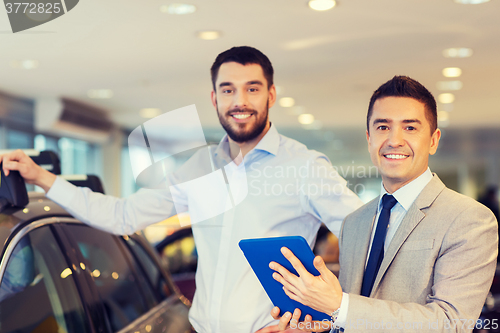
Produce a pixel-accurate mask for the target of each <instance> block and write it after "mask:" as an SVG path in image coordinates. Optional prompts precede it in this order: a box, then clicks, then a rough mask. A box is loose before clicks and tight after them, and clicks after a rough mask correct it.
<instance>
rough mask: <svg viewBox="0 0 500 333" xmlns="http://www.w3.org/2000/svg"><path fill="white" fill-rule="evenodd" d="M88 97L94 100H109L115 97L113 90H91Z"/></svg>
mask: <svg viewBox="0 0 500 333" xmlns="http://www.w3.org/2000/svg"><path fill="white" fill-rule="evenodd" d="M87 96H89V97H90V98H93V99H107V98H111V97H113V91H112V90H111V89H90V90H89V91H88V92H87Z"/></svg>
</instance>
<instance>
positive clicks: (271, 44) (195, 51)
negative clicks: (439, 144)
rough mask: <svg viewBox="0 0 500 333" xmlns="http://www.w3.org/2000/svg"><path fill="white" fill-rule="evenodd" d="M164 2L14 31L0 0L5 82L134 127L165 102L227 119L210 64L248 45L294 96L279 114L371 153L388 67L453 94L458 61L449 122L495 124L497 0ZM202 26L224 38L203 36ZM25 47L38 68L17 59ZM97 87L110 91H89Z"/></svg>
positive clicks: (80, 11)
mask: <svg viewBox="0 0 500 333" xmlns="http://www.w3.org/2000/svg"><path fill="white" fill-rule="evenodd" d="M169 3H170V2H169V1H168V0H148V1H132V0H81V1H80V2H79V3H78V5H77V6H76V7H75V8H74V9H73V10H71V11H70V12H68V13H67V14H66V15H63V16H62V17H60V18H58V19H56V20H54V21H51V22H48V23H46V24H43V25H41V26H38V27H35V28H33V29H30V30H27V31H24V32H19V33H16V34H13V33H12V32H11V29H10V25H9V21H8V18H7V14H6V12H5V11H3V10H0V48H1V52H0V91H4V92H7V93H10V94H14V95H18V96H24V97H29V98H36V97H56V96H60V97H69V98H73V99H77V100H80V101H83V102H86V103H89V104H92V105H95V106H99V107H101V108H103V109H105V110H107V111H109V113H110V116H111V117H112V119H113V120H114V121H115V122H116V123H118V124H120V125H121V126H124V127H127V128H134V127H135V126H138V125H139V124H141V123H142V122H144V121H145V119H144V118H141V117H140V116H139V110H140V109H142V108H159V109H161V110H162V112H167V111H171V110H174V109H177V108H180V107H183V106H186V105H190V104H196V106H197V109H198V113H199V114H200V118H201V122H202V124H203V126H204V127H205V128H207V129H210V128H212V129H215V128H217V129H219V128H220V127H219V125H218V120H217V117H216V115H215V111H214V110H213V107H212V105H211V103H210V98H209V96H210V90H211V83H210V77H209V68H210V66H211V64H212V62H213V60H214V59H215V57H216V56H217V54H218V53H220V52H222V51H224V50H226V49H228V48H230V47H232V46H236V45H251V46H254V47H256V48H258V49H260V50H262V51H263V52H264V53H265V54H266V55H268V56H269V58H270V59H271V61H272V62H273V65H274V68H275V84H276V85H277V86H278V87H279V95H278V97H293V98H294V99H295V103H296V106H295V107H292V108H283V107H280V106H279V105H276V106H274V107H273V108H272V109H271V115H270V117H271V120H272V121H273V123H274V124H276V125H277V127H278V129H284V130H285V131H288V132H289V133H295V136H296V137H297V138H299V139H301V138H303V139H304V141H311V140H313V139H317V140H319V141H316V143H317V142H330V143H331V142H333V143H334V144H333V146H332V145H331V144H329V145H325V149H330V150H337V151H340V150H342V148H343V147H345V145H343V144H342V141H341V140H338V141H335V138H337V137H339V134H337V133H340V134H342V133H345V135H347V139H349V137H348V135H349V133H355V134H356V135H358V134H359V136H361V138H360V140H358V141H359V142H360V144H359V146H360V148H359V149H360V150H359V151H361V150H362V151H363V154H364V158H368V154H366V146H365V143H364V142H363V140H364V131H363V128H364V123H365V115H366V108H367V105H368V100H369V98H370V95H371V93H372V92H373V91H374V90H375V89H376V88H377V87H378V86H379V85H380V84H382V83H383V82H385V81H387V80H388V79H390V78H391V77H392V76H394V75H408V76H411V77H413V78H415V79H417V80H418V81H420V82H421V83H423V84H424V85H425V86H427V87H428V88H429V89H430V90H431V92H433V94H434V95H435V96H437V95H438V94H439V93H441V92H445V91H439V90H438V89H437V86H436V85H437V82H438V81H449V80H453V79H447V78H445V77H444V76H443V75H442V69H443V68H445V67H460V68H461V69H462V73H463V74H462V76H461V77H460V78H459V80H461V81H462V82H463V88H462V89H461V90H459V91H456V92H453V93H454V94H455V97H456V100H455V102H454V103H453V104H451V105H439V108H440V109H441V110H446V111H450V112H449V124H448V129H447V130H448V131H449V132H451V133H453V132H455V133H460V132H461V131H463V130H467V131H468V132H470V131H482V129H484V128H489V129H495V128H500V80H499V78H500V61H499V60H500V20H499V19H498V17H499V14H500V0H491V1H490V2H487V3H484V4H480V5H462V4H457V3H455V2H454V1H453V0H404V1H402V0H339V1H338V2H337V6H336V7H335V8H333V9H332V10H329V11H325V12H317V11H313V10H311V9H310V8H309V7H308V6H307V1H306V0H253V1H234V0H233V1H229V0H186V3H189V4H193V5H195V6H196V7H197V11H196V12H195V13H193V14H189V15H170V14H165V13H162V12H161V11H160V10H159V9H160V6H161V5H165V4H169ZM201 30H218V31H221V32H222V37H221V38H220V39H217V40H201V39H198V38H197V37H196V33H197V32H198V31H201ZM451 47H468V48H471V49H472V50H473V55H472V57H469V58H463V59H456V58H445V57H444V56H443V50H444V49H446V48H451ZM24 59H34V60H37V61H38V63H39V67H38V68H37V69H34V70H22V69H16V68H12V67H11V62H12V61H18V60H24ZM101 88H106V89H111V90H112V91H113V97H112V98H111V99H105V100H95V99H90V98H89V97H88V96H87V91H88V90H89V89H101ZM299 113H311V114H313V115H314V117H315V119H316V120H317V121H318V122H317V123H315V125H317V126H316V130H315V131H313V132H314V135H311V134H310V133H311V131H307V130H303V129H302V127H301V126H302V125H300V124H299V123H298V120H297V115H298V114H299ZM444 125H446V124H444ZM351 129H352V131H351ZM215 131H217V130H215ZM499 139H500V136H499V135H496V136H495V135H493V140H495V142H498V140H499ZM344 141H345V140H344ZM313 144H314V143H313ZM475 144H476V143H475ZM478 144H481V141H478ZM335 145H336V146H335ZM316 146H317V145H316ZM319 147H321V144H320V145H319ZM335 147H337V148H338V149H337V148H335ZM318 149H319V148H318ZM356 151H358V150H356ZM349 158H351V155H349V157H346V160H348V159H349Z"/></svg>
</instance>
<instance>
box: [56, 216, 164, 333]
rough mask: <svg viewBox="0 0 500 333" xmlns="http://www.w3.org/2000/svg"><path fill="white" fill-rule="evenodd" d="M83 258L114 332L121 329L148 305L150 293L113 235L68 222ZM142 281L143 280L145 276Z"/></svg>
mask: <svg viewBox="0 0 500 333" xmlns="http://www.w3.org/2000/svg"><path fill="white" fill-rule="evenodd" d="M66 230H67V231H68V232H69V233H70V234H71V235H72V237H74V239H75V241H76V244H77V247H78V248H79V250H80V252H81V254H82V256H83V257H84V258H85V260H86V262H85V265H87V266H88V267H87V268H86V269H89V270H90V272H91V274H92V276H93V279H94V282H95V286H96V288H97V290H98V292H99V294H100V297H101V299H102V302H103V305H104V308H105V311H106V314H107V316H108V318H109V321H110V324H111V327H112V328H113V330H114V331H117V330H120V329H122V328H123V327H125V326H126V325H128V324H129V323H131V322H132V321H134V320H135V319H137V318H138V317H139V316H141V315H142V314H144V313H146V312H147V311H148V309H149V308H150V305H152V304H148V300H149V301H151V300H153V302H155V301H154V297H153V295H152V292H151V291H150V297H146V295H145V293H144V292H145V290H144V289H141V282H140V281H141V278H140V277H138V276H137V274H136V272H135V271H134V269H133V268H132V267H131V264H130V262H129V261H128V260H127V259H126V252H124V251H125V250H126V249H125V248H124V246H122V244H120V243H119V240H118V238H117V237H116V236H114V235H111V234H108V233H105V232H103V231H100V230H97V229H93V228H90V227H87V226H84V225H67V226H66ZM142 282H144V283H146V282H145V280H144V278H142Z"/></svg>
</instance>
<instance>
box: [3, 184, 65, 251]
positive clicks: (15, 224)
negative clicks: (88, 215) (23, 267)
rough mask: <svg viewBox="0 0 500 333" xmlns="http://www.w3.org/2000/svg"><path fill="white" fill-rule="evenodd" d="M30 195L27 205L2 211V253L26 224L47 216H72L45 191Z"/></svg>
mask: <svg viewBox="0 0 500 333" xmlns="http://www.w3.org/2000/svg"><path fill="white" fill-rule="evenodd" d="M28 196H29V203H28V205H26V207H24V208H15V209H14V208H11V209H8V210H6V211H3V212H2V213H0V253H3V251H4V248H5V247H6V245H7V242H8V240H9V239H11V238H12V236H13V235H14V234H15V233H17V231H19V230H20V229H22V228H23V227H24V226H25V225H28V224H29V223H32V222H34V221H37V220H40V219H42V218H46V217H72V216H71V214H69V213H68V212H67V211H66V210H64V209H63V208H62V207H61V206H59V205H58V204H56V203H55V202H53V201H51V200H50V199H48V198H47V197H46V196H45V194H44V193H39V192H29V193H28Z"/></svg>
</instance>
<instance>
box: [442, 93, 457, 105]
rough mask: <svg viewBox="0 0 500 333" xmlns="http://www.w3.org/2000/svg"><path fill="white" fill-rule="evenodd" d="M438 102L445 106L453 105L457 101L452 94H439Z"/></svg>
mask: <svg viewBox="0 0 500 333" xmlns="http://www.w3.org/2000/svg"><path fill="white" fill-rule="evenodd" d="M438 101H439V103H443V104H449V103H453V102H454V101H455V95H453V94H450V93H444V94H439V96H438Z"/></svg>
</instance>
